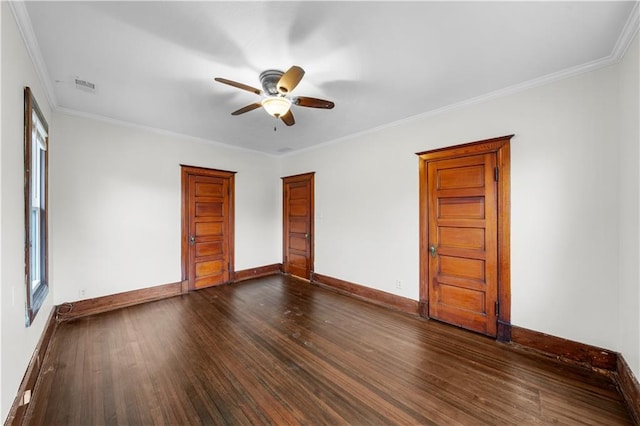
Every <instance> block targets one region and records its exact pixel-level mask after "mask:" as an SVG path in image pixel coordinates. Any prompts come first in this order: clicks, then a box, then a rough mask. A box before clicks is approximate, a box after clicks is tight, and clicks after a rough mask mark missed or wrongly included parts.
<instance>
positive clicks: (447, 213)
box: [437, 191, 485, 219]
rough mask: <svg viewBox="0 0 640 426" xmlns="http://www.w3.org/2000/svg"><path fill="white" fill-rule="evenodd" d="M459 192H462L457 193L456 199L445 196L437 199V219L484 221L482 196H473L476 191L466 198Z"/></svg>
mask: <svg viewBox="0 0 640 426" xmlns="http://www.w3.org/2000/svg"><path fill="white" fill-rule="evenodd" d="M460 192H462V191H458V192H457V195H459V196H458V197H446V194H442V195H441V196H442V197H443V198H439V199H438V201H437V202H438V207H437V208H438V215H437V217H438V219H450V218H455V219H460V218H464V219H484V213H485V205H484V202H485V200H484V196H475V193H477V191H473V194H469V195H466V196H464V195H463V194H460ZM460 195H463V196H460ZM444 197H446V198H444Z"/></svg>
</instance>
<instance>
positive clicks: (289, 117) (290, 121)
mask: <svg viewBox="0 0 640 426" xmlns="http://www.w3.org/2000/svg"><path fill="white" fill-rule="evenodd" d="M280 119H281V120H282V121H284V124H286V125H287V126H293V125H294V124H296V120H295V119H294V118H293V113H292V112H291V110H289V111H287V113H286V114H285V115H283V116H282V117H280Z"/></svg>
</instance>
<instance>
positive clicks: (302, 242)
mask: <svg viewBox="0 0 640 426" xmlns="http://www.w3.org/2000/svg"><path fill="white" fill-rule="evenodd" d="M289 248H290V249H291V250H297V251H302V252H304V251H306V250H307V239H306V238H305V237H304V236H302V237H300V236H297V235H291V236H290V237H289Z"/></svg>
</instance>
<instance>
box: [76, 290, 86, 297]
mask: <svg viewBox="0 0 640 426" xmlns="http://www.w3.org/2000/svg"><path fill="white" fill-rule="evenodd" d="M85 294H87V290H85V289H84V288H81V289H80V290H78V296H80V297H84V295H85Z"/></svg>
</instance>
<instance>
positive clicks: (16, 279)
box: [0, 1, 54, 419]
mask: <svg viewBox="0 0 640 426" xmlns="http://www.w3.org/2000/svg"><path fill="white" fill-rule="evenodd" d="M1 8H2V17H1V18H2V29H1V32H2V46H1V51H2V52H1V55H2V60H1V62H2V89H1V90H2V109H1V114H2V118H1V123H2V125H1V126H0V127H1V128H2V130H1V135H2V136H1V137H2V144H1V145H0V165H1V167H0V170H1V171H0V203H1V204H0V237H1V238H0V241H1V243H0V250H1V252H0V253H1V255H0V294H1V298H0V316H1V321H0V322H1V329H2V333H1V338H0V341H1V346H0V349H1V353H0V363H1V364H0V383H2V385H1V387H0V392H1V395H0V401H1V402H0V405H1V415H2V419H5V418H6V416H7V414H8V412H9V409H10V408H11V404H12V403H13V400H14V398H15V397H16V394H17V391H18V387H19V386H20V382H21V381H22V377H23V376H24V373H25V371H26V368H27V365H28V363H29V360H30V359H31V356H32V355H33V351H34V349H35V347H36V345H37V343H38V340H39V339H40V336H41V334H42V331H43V330H44V326H45V324H46V320H47V318H48V317H49V314H50V313H51V309H52V300H53V297H52V296H51V293H52V291H53V290H54V289H53V285H52V286H51V291H50V292H49V296H48V297H47V299H46V300H45V302H44V304H43V305H42V307H41V308H40V312H39V313H38V315H37V317H36V319H35V321H34V322H33V324H32V325H31V326H30V327H29V328H26V327H25V325H24V319H25V303H26V288H25V282H24V230H25V226H24V184H23V182H24V159H23V158H24V153H23V143H24V140H23V125H24V124H23V123H24V119H23V111H24V101H23V99H24V97H23V96H24V95H23V90H24V87H25V86H30V87H31V90H32V92H33V94H34V96H35V98H36V100H37V101H38V104H39V106H40V109H41V110H42V113H43V114H44V116H45V118H46V120H47V121H48V122H49V124H51V112H50V109H49V107H48V105H47V98H46V96H45V93H44V91H43V88H42V86H41V85H40V82H39V80H38V77H37V75H36V72H35V70H34V68H33V65H32V63H31V60H30V58H29V55H28V54H27V50H26V47H25V45H24V43H23V41H22V38H21V36H20V33H19V31H18V27H17V25H16V22H15V19H14V16H13V13H12V11H11V9H10V8H9V5H8V3H7V2H4V1H3V2H1Z"/></svg>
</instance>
